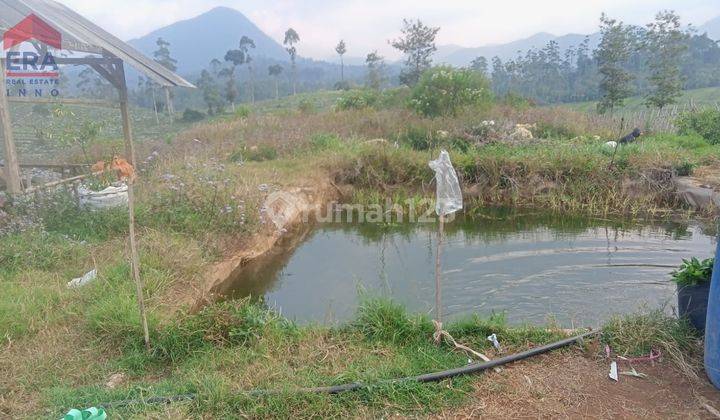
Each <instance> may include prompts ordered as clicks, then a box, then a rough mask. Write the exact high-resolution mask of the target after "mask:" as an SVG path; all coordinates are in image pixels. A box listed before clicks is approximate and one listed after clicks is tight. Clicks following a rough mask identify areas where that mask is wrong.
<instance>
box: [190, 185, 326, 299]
mask: <svg viewBox="0 0 720 420" xmlns="http://www.w3.org/2000/svg"><path fill="white" fill-rule="evenodd" d="M338 196H339V191H338V189H337V188H336V187H335V186H333V185H332V183H331V182H330V181H329V180H328V181H325V182H322V183H319V184H316V185H313V186H305V187H296V188H292V189H286V190H283V191H275V192H271V193H269V194H268V196H267V197H266V199H265V202H264V205H263V208H262V210H261V212H262V218H263V227H262V229H261V230H260V231H259V232H257V233H256V234H254V235H253V236H252V237H251V238H250V239H249V240H248V241H247V242H246V244H247V246H246V247H243V248H241V249H239V250H237V251H236V252H234V253H232V255H231V257H230V258H227V259H225V260H223V261H221V262H219V263H217V264H214V265H212V266H211V267H210V268H209V269H208V270H207V274H206V275H205V276H204V277H203V278H204V280H203V283H202V284H201V285H200V287H199V289H198V290H197V291H195V293H193V295H191V296H189V298H190V299H191V301H192V309H191V311H192V312H196V311H198V310H199V309H201V308H202V307H204V306H205V305H207V304H208V303H211V302H214V301H215V300H217V298H218V297H219V296H222V295H223V292H224V291H226V290H227V289H228V288H229V287H230V285H231V284H232V282H233V280H234V279H236V278H237V277H238V275H239V273H240V272H241V271H242V270H244V269H245V268H246V267H248V265H250V264H251V263H253V262H255V261H259V260H262V259H264V258H269V257H271V256H273V255H276V254H277V253H279V252H288V251H289V250H292V249H294V248H295V247H296V246H297V245H298V244H300V243H302V241H303V239H304V238H305V235H306V234H307V233H309V232H310V230H311V224H310V223H311V221H312V218H313V216H314V215H315V214H317V212H318V211H320V210H321V209H322V208H324V207H325V206H326V205H327V203H330V202H332V201H334V200H337V199H338ZM186 302H187V301H186Z"/></svg>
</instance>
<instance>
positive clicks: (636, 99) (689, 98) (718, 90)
mask: <svg viewBox="0 0 720 420" xmlns="http://www.w3.org/2000/svg"><path fill="white" fill-rule="evenodd" d="M691 104H694V105H695V106H697V107H713V108H714V107H716V106H717V105H718V104H720V87H709V88H702V89H691V90H686V91H683V93H682V96H681V97H680V98H679V99H678V102H677V106H679V107H680V108H681V109H683V108H685V107H689V106H690V105H691ZM561 107H563V108H568V109H572V110H574V111H581V112H595V111H596V110H597V102H596V101H589V102H575V103H570V104H563V105H561ZM646 109H647V107H646V106H645V103H644V98H642V97H640V96H633V97H631V98H628V99H627V100H626V101H625V105H624V106H623V107H621V108H618V109H617V110H616V112H619V113H623V112H637V111H642V110H646Z"/></svg>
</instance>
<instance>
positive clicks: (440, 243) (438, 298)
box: [435, 215, 445, 324]
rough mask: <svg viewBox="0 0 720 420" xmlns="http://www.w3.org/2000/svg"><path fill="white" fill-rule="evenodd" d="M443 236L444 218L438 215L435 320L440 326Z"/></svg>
mask: <svg viewBox="0 0 720 420" xmlns="http://www.w3.org/2000/svg"><path fill="white" fill-rule="evenodd" d="M444 235H445V216H443V215H440V225H439V226H438V244H437V253H436V254H435V318H436V319H435V320H436V321H437V322H439V323H440V324H442V282H441V281H440V280H441V272H442V265H441V260H442V246H443V236H444Z"/></svg>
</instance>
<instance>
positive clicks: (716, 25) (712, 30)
mask: <svg viewBox="0 0 720 420" xmlns="http://www.w3.org/2000/svg"><path fill="white" fill-rule="evenodd" d="M706 32H707V34H708V38H710V39H715V40H720V16H718V17H716V18H715V19H713V20H711V21H709V22H708V23H706V24H704V25H702V26H700V27H698V33H700V34H702V33H706Z"/></svg>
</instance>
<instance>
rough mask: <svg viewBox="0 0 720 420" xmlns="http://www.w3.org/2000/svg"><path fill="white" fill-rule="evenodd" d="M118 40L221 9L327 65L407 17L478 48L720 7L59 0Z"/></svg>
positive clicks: (564, 1) (513, 0)
mask: <svg viewBox="0 0 720 420" xmlns="http://www.w3.org/2000/svg"><path fill="white" fill-rule="evenodd" d="M60 2H61V3H64V4H65V5H67V6H69V7H70V8H72V9H75V10H76V11H77V12H79V13H80V14H82V15H84V16H86V17H88V18H89V19H91V20H92V21H93V22H94V23H96V24H99V25H100V26H102V27H103V28H105V29H106V30H109V31H110V32H111V33H113V34H114V35H116V36H118V37H120V38H122V39H125V40H128V39H132V38H136V37H140V36H143V35H145V34H147V33H149V32H151V31H152V30H154V29H157V28H159V27H162V26H165V25H168V24H170V23H173V22H176V21H178V20H183V19H188V18H191V17H194V16H197V15H199V14H201V13H203V12H205V11H207V10H210V9H211V8H213V7H216V6H226V7H232V8H234V9H237V10H239V11H240V12H242V13H243V14H245V15H246V16H247V17H248V18H250V20H252V21H253V22H254V23H255V24H256V25H257V26H258V27H259V28H260V29H262V30H263V31H264V32H265V33H267V34H268V35H270V36H271V37H273V38H275V39H276V40H278V41H282V39H283V34H284V32H285V30H286V29H287V28H288V27H292V28H294V29H295V30H297V31H298V33H299V34H300V38H301V43H300V45H298V49H299V51H300V54H301V55H302V56H304V57H312V58H317V59H327V58H329V57H333V56H334V53H333V48H334V46H335V45H336V44H337V42H338V40H340V39H344V40H345V42H346V44H347V46H348V56H350V57H353V56H355V57H360V56H364V55H366V54H367V53H368V52H370V51H372V50H376V49H377V50H378V51H379V52H380V54H382V55H384V56H386V57H387V58H390V59H394V58H397V57H399V54H398V53H397V52H396V51H394V50H393V49H392V47H390V46H389V45H388V42H387V41H388V40H389V39H393V38H396V37H397V36H398V35H399V34H400V32H399V29H400V27H401V25H402V20H403V18H413V19H415V18H419V19H421V20H422V21H423V22H425V23H426V24H428V25H431V26H439V27H440V28H441V30H440V33H439V34H438V38H437V44H438V45H451V44H454V45H460V46H464V47H478V46H483V45H487V44H494V43H504V42H509V41H514V40H517V39H521V38H523V37H527V36H530V35H532V34H534V33H537V32H550V33H553V34H555V35H563V34H566V33H584V34H586V33H592V32H595V31H597V27H598V20H599V17H600V14H601V13H602V12H606V13H607V14H609V15H610V16H612V17H614V18H617V19H620V20H623V21H624V22H626V23H632V24H645V23H647V22H649V21H650V20H652V18H653V16H654V15H655V13H657V12H658V11H660V10H662V9H669V10H675V11H677V12H678V13H679V14H680V16H681V17H682V18H683V22H684V23H692V24H693V25H695V26H699V25H702V24H704V23H705V22H706V21H708V20H710V19H712V18H714V17H716V16H720V0H492V1H488V0H444V1H438V0H342V1H338V0H335V1H330V0H60Z"/></svg>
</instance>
